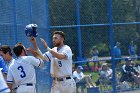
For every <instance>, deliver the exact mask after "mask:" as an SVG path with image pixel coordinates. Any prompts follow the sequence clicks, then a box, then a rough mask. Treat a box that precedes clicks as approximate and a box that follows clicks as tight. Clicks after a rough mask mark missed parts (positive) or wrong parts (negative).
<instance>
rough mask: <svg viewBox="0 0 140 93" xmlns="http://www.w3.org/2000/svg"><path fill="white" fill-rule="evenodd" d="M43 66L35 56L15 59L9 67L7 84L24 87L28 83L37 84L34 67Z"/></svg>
mask: <svg viewBox="0 0 140 93" xmlns="http://www.w3.org/2000/svg"><path fill="white" fill-rule="evenodd" d="M41 64H43V61H42V60H39V59H37V58H35V57H33V56H21V57H19V58H17V59H15V60H14V61H13V62H12V64H11V65H10V67H9V71H8V75H7V82H8V83H12V82H14V83H15V84H16V85H24V84H26V83H32V84H35V83H36V74H35V69H34V66H36V67H40V65H41Z"/></svg>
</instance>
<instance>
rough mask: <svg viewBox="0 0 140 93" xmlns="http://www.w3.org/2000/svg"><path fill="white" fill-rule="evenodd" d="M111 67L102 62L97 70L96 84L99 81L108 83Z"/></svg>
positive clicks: (110, 76) (110, 77)
mask: <svg viewBox="0 0 140 93" xmlns="http://www.w3.org/2000/svg"><path fill="white" fill-rule="evenodd" d="M112 73H113V72H112V69H111V68H109V66H108V64H107V63H103V64H102V67H101V70H100V71H99V79H98V80H97V82H96V84H97V85H98V84H99V83H103V84H109V83H111V80H112Z"/></svg>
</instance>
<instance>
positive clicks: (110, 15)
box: [108, 0, 116, 93]
mask: <svg viewBox="0 0 140 93" xmlns="http://www.w3.org/2000/svg"><path fill="white" fill-rule="evenodd" d="M108 14H109V15H108V17H109V31H110V47H111V62H112V70H113V77H112V79H113V84H112V87H113V93H116V75H115V61H114V38H113V23H112V0H108Z"/></svg>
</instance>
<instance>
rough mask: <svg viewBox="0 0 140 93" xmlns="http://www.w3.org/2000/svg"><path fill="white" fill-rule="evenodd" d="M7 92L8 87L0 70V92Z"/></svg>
mask: <svg viewBox="0 0 140 93" xmlns="http://www.w3.org/2000/svg"><path fill="white" fill-rule="evenodd" d="M9 92H10V89H9V88H8V86H7V84H6V82H5V80H4V77H3V75H2V73H1V71H0V93H9Z"/></svg>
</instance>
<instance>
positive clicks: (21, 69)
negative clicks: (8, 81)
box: [17, 66, 26, 78]
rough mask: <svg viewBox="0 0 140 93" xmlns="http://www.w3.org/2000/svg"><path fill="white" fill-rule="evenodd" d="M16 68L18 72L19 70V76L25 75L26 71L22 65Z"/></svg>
mask: <svg viewBox="0 0 140 93" xmlns="http://www.w3.org/2000/svg"><path fill="white" fill-rule="evenodd" d="M17 69H18V70H20V72H21V74H20V77H21V78H24V77H26V73H25V72H24V68H23V67H22V66H19V67H18V68H17Z"/></svg>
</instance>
